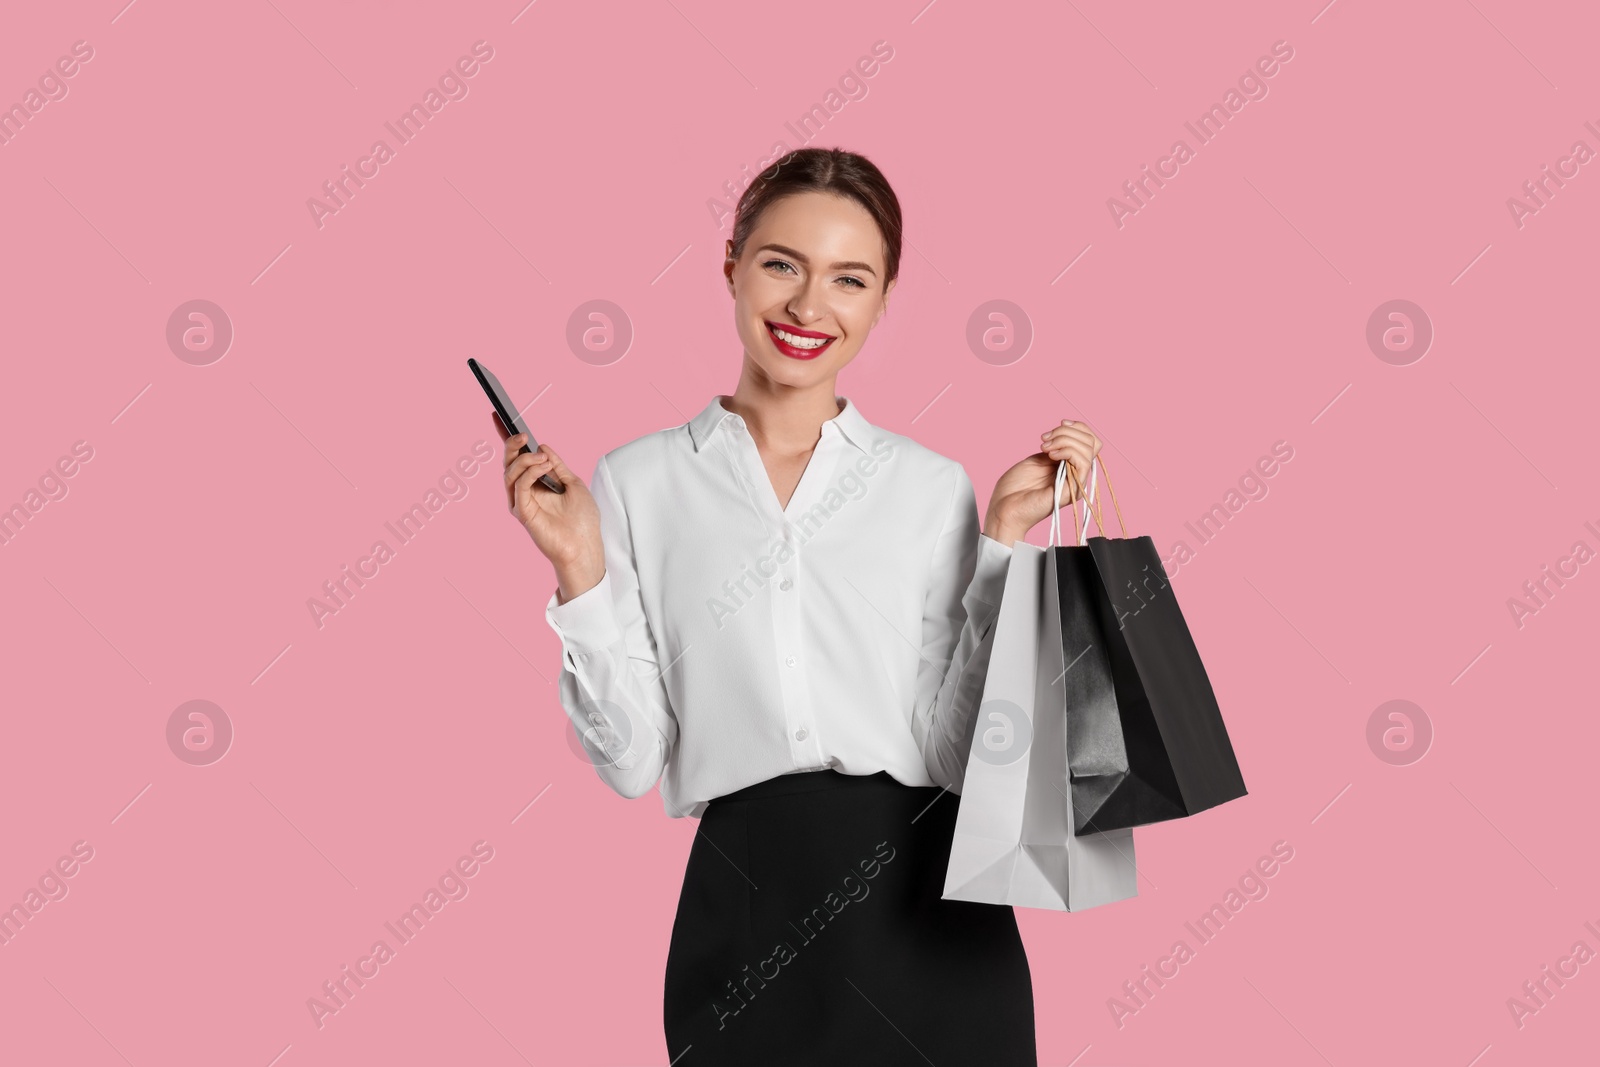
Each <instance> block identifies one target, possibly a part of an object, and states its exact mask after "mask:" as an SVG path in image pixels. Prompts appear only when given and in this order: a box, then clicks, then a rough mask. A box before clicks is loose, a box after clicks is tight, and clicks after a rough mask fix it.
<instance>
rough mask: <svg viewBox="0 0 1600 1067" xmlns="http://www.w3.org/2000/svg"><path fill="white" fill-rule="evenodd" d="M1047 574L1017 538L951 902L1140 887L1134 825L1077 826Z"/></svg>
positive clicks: (1068, 899)
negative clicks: (1097, 829) (1094, 830)
mask: <svg viewBox="0 0 1600 1067" xmlns="http://www.w3.org/2000/svg"><path fill="white" fill-rule="evenodd" d="M1051 540H1052V542H1054V540H1055V534H1054V525H1052V535H1051ZM1049 571H1050V555H1049V553H1048V550H1047V549H1042V548H1038V547H1036V546H1034V545H1030V544H1027V543H1026V542H1023V541H1018V542H1017V543H1016V544H1014V545H1013V546H1012V549H1011V565H1010V568H1009V569H1008V570H1007V571H1006V584H1005V591H1004V593H1003V594H1002V596H1001V600H1000V612H999V615H998V616H997V617H996V619H995V624H994V629H993V631H992V633H991V634H990V638H991V640H992V641H993V642H994V644H993V648H992V649H991V652H990V658H989V670H988V675H987V678H986V680H985V683H984V689H983V700H982V703H981V704H980V706H979V709H978V719H977V723H976V726H975V728H974V730H973V737H972V747H971V750H970V751H969V753H968V756H967V768H966V777H965V780H964V782H963V784H962V788H961V804H960V808H959V810H958V812H957V815H956V827H955V836H954V838H953V839H952V841H951V846H950V861H949V865H948V867H947V868H946V870H945V882H944V892H943V897H944V899H946V900H970V901H977V902H980V903H985V904H1011V905H1014V906H1018V907H1025V908H1049V909H1052V910H1054V911H1081V910H1083V909H1084V908H1092V907H1095V906H1097V905H1100V904H1109V903H1112V902H1113V901H1117V900H1126V899H1127V898H1129V897H1132V896H1135V895H1137V893H1138V882H1137V871H1136V870H1135V868H1134V860H1133V831H1132V830H1112V831H1109V832H1107V833H1100V834H1082V835H1078V834H1074V833H1073V816H1072V800H1071V791H1072V782H1071V775H1070V773H1069V770H1068V762H1067V748H1068V746H1067V727H1068V717H1067V706H1066V689H1065V687H1064V685H1063V678H1064V675H1065V673H1066V667H1067V665H1066V663H1065V662H1064V657H1063V652H1062V640H1061V610H1060V603H1059V600H1058V598H1057V597H1056V596H1055V595H1054V589H1055V582H1056V577H1055V575H1054V574H1053V573H1049Z"/></svg>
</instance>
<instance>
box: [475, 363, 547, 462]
mask: <svg viewBox="0 0 1600 1067" xmlns="http://www.w3.org/2000/svg"><path fill="white" fill-rule="evenodd" d="M467 366H469V367H471V368H472V374H473V377H475V378H477V379H478V384H479V385H481V386H483V391H484V392H485V393H488V394H489V403H491V404H493V405H494V413H495V414H496V415H498V416H500V425H502V426H504V427H505V428H506V429H507V430H509V431H510V432H511V433H513V434H519V433H525V434H527V435H528V443H527V444H525V445H523V446H522V452H533V451H535V450H537V449H538V447H539V442H538V441H535V440H534V439H533V433H532V432H531V431H530V430H529V429H528V424H527V423H525V422H523V421H522V413H521V412H519V411H518V410H517V406H516V405H515V404H513V403H512V402H511V398H510V397H509V396H507V395H506V388H505V386H503V385H501V384H500V379H499V378H496V377H495V376H494V373H493V372H492V371H490V370H489V368H488V367H485V366H484V365H483V364H482V363H479V362H478V361H477V360H475V359H468V360H467ZM522 452H518V453H517V455H519V456H520V455H521V454H522ZM539 484H540V485H542V486H544V487H545V488H546V489H548V490H550V491H551V492H553V493H565V492H566V491H567V487H566V486H564V485H562V484H561V481H560V479H558V478H557V477H556V476H555V475H554V474H543V475H540V476H539Z"/></svg>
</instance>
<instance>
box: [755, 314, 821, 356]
mask: <svg viewBox="0 0 1600 1067" xmlns="http://www.w3.org/2000/svg"><path fill="white" fill-rule="evenodd" d="M766 326H767V336H768V337H771V338H772V343H773V345H775V346H776V347H777V349H778V351H779V352H781V353H782V354H784V355H786V356H788V357H789V358H790V359H816V358H817V357H818V356H820V355H822V353H824V352H826V351H827V350H828V346H829V345H831V344H833V342H834V341H835V340H836V338H834V337H833V336H831V335H829V334H825V333H817V332H816V331H815V330H802V329H800V328H798V327H796V326H779V325H778V324H777V323H775V322H768V323H767V324H766Z"/></svg>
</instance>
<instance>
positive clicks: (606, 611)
mask: <svg viewBox="0 0 1600 1067" xmlns="http://www.w3.org/2000/svg"><path fill="white" fill-rule="evenodd" d="M559 597H560V593H559V591H558V592H554V593H551V594H550V601H549V603H547V604H546V605H545V609H544V617H545V621H546V622H548V623H549V624H550V628H551V629H552V630H554V631H555V632H556V634H557V635H558V636H559V637H560V638H561V643H562V645H564V646H565V647H566V650H567V651H568V652H571V653H572V654H573V655H584V654H587V653H590V652H599V651H600V650H602V649H606V648H610V647H611V646H612V645H614V644H616V642H617V641H618V639H620V638H621V637H622V628H621V627H620V626H618V625H617V616H616V611H615V608H614V605H613V604H612V602H611V571H610V569H609V568H608V569H607V570H606V572H605V573H604V574H603V575H601V576H600V580H599V581H598V582H596V583H595V584H594V585H593V586H591V587H589V588H588V589H585V590H584V591H583V592H581V593H579V594H578V595H577V596H575V597H573V598H572V599H571V600H569V601H567V602H566V603H565V604H561V603H558V602H557V601H558V599H559Z"/></svg>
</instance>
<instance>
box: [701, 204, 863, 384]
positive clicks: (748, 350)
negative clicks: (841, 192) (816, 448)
mask: <svg viewBox="0 0 1600 1067" xmlns="http://www.w3.org/2000/svg"><path fill="white" fill-rule="evenodd" d="M727 248H728V253H729V255H730V258H729V259H728V260H727V262H726V263H725V264H724V265H723V268H722V269H723V273H724V274H725V275H727V278H728V288H729V291H730V292H732V293H733V318H734V324H735V325H736V326H737V327H738V330H739V340H740V341H742V342H743V343H744V351H745V356H746V359H747V360H748V361H750V362H751V363H753V364H754V365H755V367H756V368H757V369H758V370H759V371H761V372H762V373H764V374H765V375H766V376H767V377H768V378H770V379H771V380H772V381H774V382H778V383H780V384H783V385H792V386H806V385H812V384H815V383H818V382H823V381H827V380H829V379H831V378H832V377H834V376H835V375H836V374H838V373H839V370H840V368H842V367H843V366H844V365H845V364H846V363H849V362H850V361H851V360H852V359H854V358H855V355H856V353H857V352H859V351H861V346H862V345H863V344H865V343H866V340H867V334H869V333H871V332H872V328H873V327H874V326H876V325H877V324H878V319H879V317H880V316H882V314H883V312H884V309H885V307H886V306H887V304H886V301H887V299H888V295H889V292H890V291H891V290H893V289H894V283H892V282H891V283H890V284H889V286H888V287H887V288H885V286H884V284H883V276H884V269H885V264H884V255H885V250H884V245H883V235H882V234H881V233H880V232H879V231H878V224H877V223H876V222H874V221H873V219H872V216H871V215H870V214H868V213H867V209H866V208H864V207H862V206H861V205H860V204H858V203H856V202H855V201H854V200H850V199H847V198H845V197H841V196H834V195H832V194H829V193H815V192H807V193H795V194H793V195H790V196H785V197H783V198H782V199H780V200H777V201H774V202H773V203H771V204H769V205H768V206H767V209H766V211H765V212H763V214H762V216H761V219H760V221H759V222H757V223H756V227H755V229H754V230H753V231H751V234H750V237H749V238H748V239H747V240H746V241H745V246H744V254H743V255H741V256H740V257H739V259H737V260H734V259H732V258H731V254H732V251H733V242H732V241H729V242H728V246H727ZM777 331H782V333H781V334H780V333H779V332H777ZM785 335H786V336H785Z"/></svg>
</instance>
